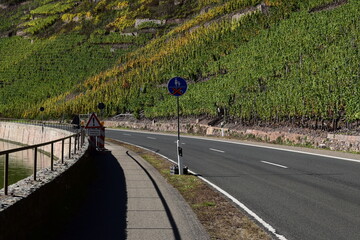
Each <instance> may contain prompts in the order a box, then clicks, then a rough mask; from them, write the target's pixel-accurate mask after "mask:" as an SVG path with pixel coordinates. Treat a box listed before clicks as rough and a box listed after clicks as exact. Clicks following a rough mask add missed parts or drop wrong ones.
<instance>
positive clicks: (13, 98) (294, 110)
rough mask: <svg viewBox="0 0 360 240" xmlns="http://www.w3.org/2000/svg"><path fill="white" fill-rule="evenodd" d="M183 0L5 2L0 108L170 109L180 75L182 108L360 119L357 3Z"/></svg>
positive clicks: (334, 121) (12, 112) (320, 121)
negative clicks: (172, 83) (172, 85)
mask: <svg viewBox="0 0 360 240" xmlns="http://www.w3.org/2000/svg"><path fill="white" fill-rule="evenodd" d="M177 2H178V3H179V4H176V5H174V1H152V0H140V1H111V0H101V1H99V2H95V3H91V2H79V1H49V0H47V1H39V0H38V1H30V2H27V3H26V4H23V5H15V6H13V7H8V9H11V15H9V13H8V12H9V11H5V10H0V11H1V12H0V13H1V14H0V32H1V33H2V35H3V38H0V55H1V56H2V57H1V59H0V83H1V86H2V87H1V88H0V94H1V95H0V113H1V114H2V115H3V116H9V117H10V116H11V117H31V118H33V117H37V116H38V115H39V111H38V109H39V107H40V106H44V107H45V112H44V113H45V114H46V115H47V116H48V117H49V118H51V117H58V116H60V115H62V114H64V113H65V114H67V115H71V114H73V113H81V112H90V111H96V106H97V103H98V102H104V103H105V104H106V111H105V112H106V114H107V115H109V116H111V115H115V114H118V113H125V112H130V113H134V114H135V116H138V117H139V116H142V115H144V116H146V117H150V118H153V117H169V116H173V115H175V112H176V109H175V104H174V99H173V97H171V96H169V94H168V93H167V89H166V83H167V81H168V80H169V79H170V78H172V77H174V76H181V77H183V78H185V79H187V80H188V82H189V83H190V86H189V88H188V92H187V93H186V94H185V95H184V96H183V97H181V110H182V114H183V115H185V116H194V115H195V116H200V115H208V116H213V117H217V116H218V115H219V113H221V115H224V118H225V119H226V120H233V121H240V122H242V123H246V124H264V123H270V124H271V123H279V122H286V123H292V124H296V125H298V126H305V125H308V124H310V123H311V124H312V126H313V127H327V128H334V129H335V128H337V127H339V126H344V125H345V124H347V125H349V124H350V123H356V122H357V121H358V120H359V118H360V107H359V106H358V104H357V103H358V102H359V100H360V99H359V97H360V94H359V93H360V91H359V90H360V89H359V84H360V79H359V76H360V53H359V44H360V38H359V35H360V34H359V29H360V19H359V17H358V16H360V2H359V1H356V0H348V1H344V0H343V1H333V0H302V1H300V0H289V1H285V0H266V1H257V0H241V1H239V0H230V1H222V0H198V1H195V0H193V1H177ZM55 6H57V7H55ZM59 6H61V7H59ZM24 9H26V10H24ZM24 11H25V12H27V14H25V16H23V15H22V14H20V12H24ZM10 16H11V17H12V19H11V23H12V24H11V23H10V22H9V21H8V19H9V18H10ZM146 18H150V19H153V20H145V21H144V22H143V19H146ZM15 32H16V33H17V34H18V35H25V36H13V35H15ZM0 35H1V34H0ZM8 36H10V37H8Z"/></svg>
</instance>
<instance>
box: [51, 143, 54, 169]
mask: <svg viewBox="0 0 360 240" xmlns="http://www.w3.org/2000/svg"><path fill="white" fill-rule="evenodd" d="M51 171H54V143H51Z"/></svg>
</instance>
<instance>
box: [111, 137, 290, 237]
mask: <svg viewBox="0 0 360 240" xmlns="http://www.w3.org/2000/svg"><path fill="white" fill-rule="evenodd" d="M113 140H115V141H117V142H123V143H126V144H129V145H133V146H135V147H139V148H141V149H145V150H147V151H149V152H152V153H155V154H157V155H159V156H161V157H163V158H165V159H166V160H168V161H170V162H172V163H174V164H177V162H175V161H174V160H172V159H170V158H168V157H166V156H164V155H162V154H160V153H157V152H155V151H153V150H150V149H147V148H144V147H142V146H138V145H136V144H132V143H128V142H125V141H120V140H116V139H113ZM188 171H189V172H190V173H192V174H194V175H195V176H197V177H198V178H200V179H201V180H203V181H204V182H206V183H207V184H209V185H210V186H212V187H213V188H215V189H216V190H217V191H219V192H220V193H222V194H224V195H225V196H226V197H228V198H229V199H230V200H231V201H233V202H234V203H235V204H236V205H238V206H239V207H240V208H241V209H243V210H244V211H245V212H246V213H247V214H249V215H250V216H251V217H253V218H254V219H255V220H256V221H257V222H259V223H260V224H261V225H263V227H264V228H265V229H266V230H268V231H269V232H271V233H272V234H274V235H275V236H276V237H277V238H278V239H279V240H287V239H286V237H285V236H283V235H280V234H278V233H276V229H275V228H273V227H272V226H271V225H270V224H268V223H267V222H265V221H264V220H263V219H262V218H261V217H259V216H258V215H257V214H256V213H254V212H253V211H251V210H250V209H249V208H248V207H246V206H245V204H243V203H241V202H240V201H239V200H237V199H236V198H234V197H233V196H231V195H230V194H229V193H228V192H226V191H225V190H223V189H221V188H220V187H218V186H217V185H215V184H213V183H212V182H210V181H209V180H206V179H205V178H203V177H201V176H199V175H198V174H197V173H195V172H193V171H191V170H188Z"/></svg>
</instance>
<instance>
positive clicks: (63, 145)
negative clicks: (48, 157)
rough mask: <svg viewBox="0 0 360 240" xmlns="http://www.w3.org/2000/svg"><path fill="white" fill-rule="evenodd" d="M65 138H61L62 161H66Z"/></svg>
mask: <svg viewBox="0 0 360 240" xmlns="http://www.w3.org/2000/svg"><path fill="white" fill-rule="evenodd" d="M64 147H65V139H63V140H61V163H64Z"/></svg>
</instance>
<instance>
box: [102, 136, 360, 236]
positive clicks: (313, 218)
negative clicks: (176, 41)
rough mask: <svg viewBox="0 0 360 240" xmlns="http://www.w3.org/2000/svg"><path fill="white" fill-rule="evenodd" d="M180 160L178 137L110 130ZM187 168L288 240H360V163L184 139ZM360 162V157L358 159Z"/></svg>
mask: <svg viewBox="0 0 360 240" xmlns="http://www.w3.org/2000/svg"><path fill="white" fill-rule="evenodd" d="M106 137H109V138H113V139H118V140H122V141H125V142H128V143H133V144H136V145H139V146H142V147H145V148H147V149H150V150H153V151H156V152H158V153H160V154H162V155H165V156H167V157H168V158H170V159H173V160H177V156H176V140H177V136H176V135H166V134H153V133H141V132H135V131H125V130H109V129H108V130H107V131H106ZM181 145H182V147H183V154H184V164H185V165H187V166H188V167H189V169H190V170H192V171H194V172H196V173H198V174H200V175H201V176H202V177H204V178H205V179H207V180H208V181H210V182H212V183H214V184H215V185H217V186H219V187H220V188H221V189H223V190H224V191H226V192H227V193H229V194H230V195H231V196H233V197H234V198H236V199H237V200H239V201H240V202H241V203H243V204H245V205H246V206H247V207H248V208H249V209H251V210H252V211H253V212H255V213H256V214H257V215H258V216H259V217H260V218H261V219H263V220H264V221H265V222H266V223H268V224H270V225H271V226H272V227H273V228H275V229H276V232H277V233H278V234H279V235H282V236H284V238H285V239H289V240H291V239H299V240H303V239H306V240H311V239H316V240H321V239H326V240H331V239H334V240H340V239H344V240H345V239H346V240H351V239H354V240H356V239H360V228H359V226H360V161H359V160H354V161H351V160H349V159H339V158H333V157H325V156H319V155H312V154H304V153H301V152H296V151H283V150H280V149H276V146H275V145H274V147H273V148H272V147H259V146H253V145H247V144H241V143H239V142H230V141H217V140H213V139H202V138H194V137H185V136H181ZM354 157H356V158H358V159H360V158H359V156H356V155H355V156H354Z"/></svg>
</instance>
